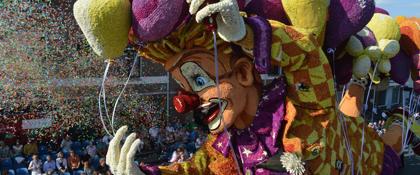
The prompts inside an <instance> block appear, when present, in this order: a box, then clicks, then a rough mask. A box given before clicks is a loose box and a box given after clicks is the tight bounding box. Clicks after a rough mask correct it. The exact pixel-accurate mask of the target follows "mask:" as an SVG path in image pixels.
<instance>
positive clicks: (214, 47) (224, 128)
mask: <svg viewBox="0 0 420 175" xmlns="http://www.w3.org/2000/svg"><path fill="white" fill-rule="evenodd" d="M210 22H212V18H210ZM213 49H214V65H215V69H216V91H217V103H218V105H219V109H220V110H219V114H218V115H219V116H220V115H222V103H221V91H220V86H219V85H220V82H219V61H218V51H217V33H216V31H215V30H214V29H213ZM221 122H222V125H223V130H224V132H225V134H227V135H228V139H229V146H230V148H231V149H234V147H233V144H232V141H231V135H230V133H229V131H228V130H227V129H226V127H225V126H226V125H225V122H224V119H223V117H222V120H221ZM232 153H233V159H234V160H235V163H236V168H237V171H238V174H240V175H242V171H241V169H240V166H239V162H238V159H237V157H236V152H235V151H232Z"/></svg>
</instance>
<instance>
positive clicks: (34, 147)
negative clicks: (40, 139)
mask: <svg viewBox="0 0 420 175" xmlns="http://www.w3.org/2000/svg"><path fill="white" fill-rule="evenodd" d="M23 154H25V155H26V156H29V155H33V154H38V144H37V143H36V141H35V140H33V139H29V142H28V143H27V144H25V146H23Z"/></svg>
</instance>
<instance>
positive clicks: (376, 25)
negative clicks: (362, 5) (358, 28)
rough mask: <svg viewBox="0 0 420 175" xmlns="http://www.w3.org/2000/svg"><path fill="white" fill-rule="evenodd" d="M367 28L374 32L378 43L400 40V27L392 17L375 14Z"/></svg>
mask: <svg viewBox="0 0 420 175" xmlns="http://www.w3.org/2000/svg"><path fill="white" fill-rule="evenodd" d="M367 27H369V29H370V30H372V32H373V33H374V34H375V37H376V40H378V41H380V40H381V39H389V40H397V41H398V40H400V37H401V34H400V26H399V25H398V23H397V21H396V20H395V19H394V18H392V17H391V16H388V15H384V14H381V13H375V14H374V15H373V17H372V19H371V20H370V22H369V23H368V24H367Z"/></svg>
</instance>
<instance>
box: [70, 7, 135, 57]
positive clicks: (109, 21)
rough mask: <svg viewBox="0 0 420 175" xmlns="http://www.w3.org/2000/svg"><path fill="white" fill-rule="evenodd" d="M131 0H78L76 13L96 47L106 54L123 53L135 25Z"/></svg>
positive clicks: (110, 55)
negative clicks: (131, 15)
mask: <svg viewBox="0 0 420 175" xmlns="http://www.w3.org/2000/svg"><path fill="white" fill-rule="evenodd" d="M130 6H131V4H130V1H128V0H78V1H76V3H74V9H73V13H74V17H75V18H76V21H77V24H79V26H80V28H81V29H82V32H83V34H84V35H85V37H86V39H87V41H88V42H89V45H90V46H91V47H92V49H93V51H94V52H95V53H96V54H97V55H99V56H100V57H103V58H107V59H110V58H115V57H118V56H121V55H122V54H123V52H124V49H125V47H126V46H127V43H128V31H129V29H130V26H131V17H130V13H131V12H130Z"/></svg>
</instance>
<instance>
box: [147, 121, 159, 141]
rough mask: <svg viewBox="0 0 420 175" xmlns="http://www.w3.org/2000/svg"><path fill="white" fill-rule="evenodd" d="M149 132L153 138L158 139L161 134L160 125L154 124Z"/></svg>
mask: <svg viewBox="0 0 420 175" xmlns="http://www.w3.org/2000/svg"><path fill="white" fill-rule="evenodd" d="M149 134H150V136H151V138H152V139H153V140H156V139H157V136H158V134H159V126H157V125H156V124H153V126H152V127H151V128H150V129H149Z"/></svg>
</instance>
